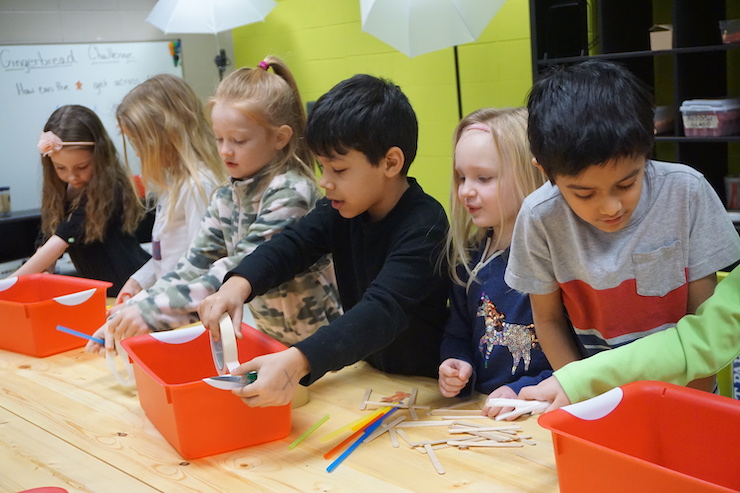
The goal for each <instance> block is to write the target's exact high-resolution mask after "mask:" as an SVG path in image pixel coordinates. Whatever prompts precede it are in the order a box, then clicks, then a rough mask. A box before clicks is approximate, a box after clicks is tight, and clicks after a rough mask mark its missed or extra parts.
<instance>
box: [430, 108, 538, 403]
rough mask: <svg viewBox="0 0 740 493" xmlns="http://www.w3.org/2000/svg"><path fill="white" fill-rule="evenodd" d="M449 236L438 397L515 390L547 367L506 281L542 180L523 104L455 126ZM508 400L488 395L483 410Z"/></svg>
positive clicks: (523, 304) (527, 311) (518, 296)
mask: <svg viewBox="0 0 740 493" xmlns="http://www.w3.org/2000/svg"><path fill="white" fill-rule="evenodd" d="M454 145H455V148H454V155H453V163H452V164H453V168H452V190H451V194H450V195H451V197H450V201H451V207H450V209H451V218H450V230H449V235H448V239H447V244H448V249H447V254H448V262H449V265H450V275H451V276H452V279H453V284H452V289H451V291H450V318H449V319H448V320H447V324H446V326H445V331H444V335H443V338H442V346H441V351H440V353H441V360H442V364H441V365H440V367H439V388H440V391H441V392H442V395H444V396H445V397H453V396H458V397H469V396H470V394H471V393H472V392H473V391H477V392H482V393H484V394H488V396H489V398H503V399H512V398H515V397H516V396H517V394H518V392H519V390H520V389H521V388H522V387H524V386H525V385H534V384H536V383H538V382H540V381H541V380H543V379H544V378H547V377H548V376H550V375H551V374H552V371H551V370H550V365H549V364H548V362H547V358H545V354H544V353H543V352H542V349H541V348H540V346H539V344H538V342H537V338H536V333H535V324H534V320H533V317H532V309H531V308H530V305H529V297H528V296H527V295H526V294H522V293H519V292H517V291H514V290H513V289H511V288H510V287H509V286H507V285H506V283H505V282H504V272H505V271H506V266H507V263H508V258H509V247H510V245H511V236H512V232H513V231H514V222H515V220H516V216H517V213H518V212H519V209H520V207H521V205H522V201H524V198H525V197H526V196H527V195H529V194H530V193H532V192H533V191H535V190H536V189H537V187H539V186H540V185H542V184H543V183H544V182H545V177H544V175H543V174H542V173H540V171H539V170H538V169H537V168H536V167H535V166H534V165H533V164H532V154H531V153H530V151H529V141H528V140H527V110H526V109H525V108H504V109H494V108H483V109H480V110H477V111H474V112H473V113H471V114H470V115H468V116H466V117H465V118H463V119H462V121H461V122H460V123H459V125H458V126H457V128H456V129H455V135H454ZM512 409H513V408H508V407H502V406H499V405H495V404H489V403H487V404H486V405H485V406H484V407H483V414H485V415H488V416H490V417H493V416H497V415H500V414H503V413H508V412H509V411H511V410H512Z"/></svg>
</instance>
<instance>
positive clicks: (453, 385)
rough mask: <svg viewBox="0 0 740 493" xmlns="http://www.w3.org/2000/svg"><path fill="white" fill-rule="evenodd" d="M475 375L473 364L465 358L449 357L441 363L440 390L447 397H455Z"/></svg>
mask: <svg viewBox="0 0 740 493" xmlns="http://www.w3.org/2000/svg"><path fill="white" fill-rule="evenodd" d="M471 376H473V366H472V365H471V364H470V363H468V362H466V361H463V360H459V359H455V358H448V359H446V360H444V361H443V362H442V364H441V365H439V380H438V384H439V391H440V392H441V393H442V395H443V396H445V397H455V396H456V395H457V394H459V393H460V391H461V390H462V389H463V388H465V386H466V385H467V384H468V382H469V381H470V377H471Z"/></svg>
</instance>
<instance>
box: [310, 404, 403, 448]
mask: <svg viewBox="0 0 740 493" xmlns="http://www.w3.org/2000/svg"><path fill="white" fill-rule="evenodd" d="M391 409H393V408H392V407H390V406H386V407H381V408H379V409H376V410H375V411H373V412H372V413H370V414H369V415H368V416H363V417H362V418H359V419H356V420H354V421H352V422H351V423H348V424H346V425H344V426H342V427H341V428H337V429H336V430H334V431H332V432H331V433H329V434H327V435H324V436H323V437H321V441H322V442H326V441H328V440H331V439H332V438H334V437H336V436H338V435H341V434H342V433H344V432H345V431H347V430H352V431H357V430H359V429H360V428H362V427H363V426H365V425H366V424H367V423H369V422H370V421H372V420H373V419H375V418H376V417H377V416H380V415H381V414H383V413H386V412H388V411H389V410H391Z"/></svg>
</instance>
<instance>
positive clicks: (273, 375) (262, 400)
mask: <svg viewBox="0 0 740 493" xmlns="http://www.w3.org/2000/svg"><path fill="white" fill-rule="evenodd" d="M250 371H256V372H257V375H258V376H257V380H256V381H255V382H254V383H251V384H249V385H246V386H244V387H241V388H238V389H234V390H232V393H233V394H234V395H237V396H239V397H241V399H242V401H244V403H245V404H246V405H248V406H250V407H268V406H282V405H284V404H288V403H289V402H291V401H292V400H293V394H294V393H295V390H296V388H297V387H298V385H300V384H299V383H298V382H300V380H301V378H303V377H304V376H306V375H308V373H309V372H310V371H311V368H310V365H309V363H308V360H307V359H306V357H305V356H304V355H303V353H302V352H301V351H300V350H299V349H298V348H296V347H291V348H288V349H286V350H285V351H280V352H278V353H271V354H266V355H264V356H258V357H256V358H254V359H253V360H251V361H248V362H246V363H244V364H242V365H240V366H239V367H238V368H237V369H236V370H234V371H233V372H232V375H245V374H247V373H248V372H250Z"/></svg>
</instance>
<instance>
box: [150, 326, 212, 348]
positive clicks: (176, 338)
mask: <svg viewBox="0 0 740 493" xmlns="http://www.w3.org/2000/svg"><path fill="white" fill-rule="evenodd" d="M205 331H206V328H205V327H203V324H198V325H193V326H192V327H185V328H184V329H175V330H165V331H162V332H152V333H150V334H149V335H150V336H151V337H153V338H155V339H156V340H158V341H160V342H164V343H166V344H185V343H187V342H190V341H194V340H195V339H197V338H198V337H200V335H201V334H202V333H203V332H205Z"/></svg>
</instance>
